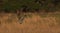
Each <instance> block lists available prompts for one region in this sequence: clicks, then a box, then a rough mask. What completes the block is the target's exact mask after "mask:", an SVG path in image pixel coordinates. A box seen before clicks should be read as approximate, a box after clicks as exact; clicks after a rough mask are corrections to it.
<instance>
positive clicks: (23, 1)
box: [0, 0, 60, 10]
mask: <svg viewBox="0 0 60 33" xmlns="http://www.w3.org/2000/svg"><path fill="white" fill-rule="evenodd" d="M34 1H35V0H3V6H0V9H7V10H16V9H21V6H22V5H27V6H28V7H30V8H31V9H38V8H39V9H48V10H55V9H56V8H55V7H49V6H48V4H50V3H52V0H46V1H45V3H44V4H43V6H40V4H38V3H34ZM41 2H42V0H41ZM59 5H60V4H59ZM59 5H58V6H59ZM59 7H60V6H59ZM59 7H57V8H59Z"/></svg>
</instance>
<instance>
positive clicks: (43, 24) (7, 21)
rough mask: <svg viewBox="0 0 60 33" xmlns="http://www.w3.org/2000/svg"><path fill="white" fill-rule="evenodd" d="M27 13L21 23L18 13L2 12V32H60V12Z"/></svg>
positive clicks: (0, 18) (0, 16)
mask: <svg viewBox="0 0 60 33" xmlns="http://www.w3.org/2000/svg"><path fill="white" fill-rule="evenodd" d="M25 14H26V15H27V17H25V18H24V20H23V21H22V22H23V23H22V24H20V23H19V21H18V18H17V15H16V14H14V13H0V33H60V13H48V14H38V13H25ZM22 15H24V14H22Z"/></svg>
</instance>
